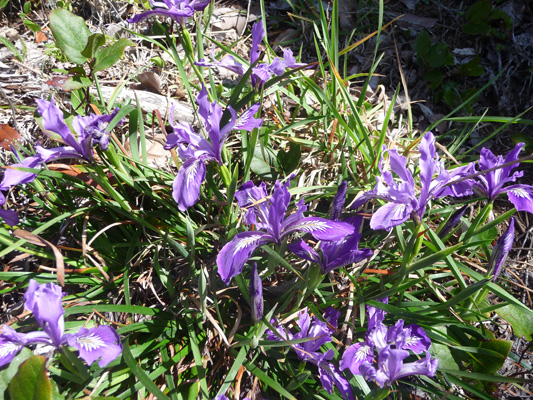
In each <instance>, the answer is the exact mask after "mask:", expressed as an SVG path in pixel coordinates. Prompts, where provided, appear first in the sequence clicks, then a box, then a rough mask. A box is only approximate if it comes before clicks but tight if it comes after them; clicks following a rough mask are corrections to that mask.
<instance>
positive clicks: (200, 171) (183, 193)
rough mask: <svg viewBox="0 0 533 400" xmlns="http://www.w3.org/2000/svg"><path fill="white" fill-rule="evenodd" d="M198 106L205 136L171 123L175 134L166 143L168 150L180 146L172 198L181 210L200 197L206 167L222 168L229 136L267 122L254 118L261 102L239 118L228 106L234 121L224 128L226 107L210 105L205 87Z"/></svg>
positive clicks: (185, 126) (188, 126) (184, 126)
mask: <svg viewBox="0 0 533 400" xmlns="http://www.w3.org/2000/svg"><path fill="white" fill-rule="evenodd" d="M196 103H197V104H198V116H199V117H200V121H201V123H202V132H203V134H197V133H196V132H195V131H194V130H193V129H192V127H191V126H190V125H189V124H186V123H181V124H177V125H174V124H173V122H171V125H172V128H173V133H171V134H170V135H168V136H167V143H166V144H165V149H166V150H170V149H173V148H175V147H178V155H179V157H180V158H181V160H182V161H183V164H182V165H181V167H180V169H179V171H178V175H177V176H176V178H175V179H174V184H173V185H172V196H173V197H174V200H176V202H177V203H178V208H179V209H180V210H181V211H185V210H187V209H188V208H189V207H191V206H192V205H194V204H195V203H196V202H197V201H198V199H199V198H200V187H201V186H202V183H203V182H204V180H205V173H206V167H205V164H206V163H207V162H209V161H214V162H216V163H218V164H219V165H222V147H223V145H224V141H225V140H226V138H227V137H228V134H229V133H230V132H231V131H232V130H238V129H242V130H245V131H251V130H253V129H254V128H259V127H260V126H261V124H262V123H263V121H262V120H261V119H259V118H254V114H255V113H256V112H257V110H259V103H256V104H254V105H253V106H251V107H250V108H249V109H247V110H246V111H245V112H243V113H242V114H241V115H240V116H239V117H238V116H237V113H236V112H235V110H234V109H233V108H231V106H230V107H228V110H229V112H230V113H231V119H230V121H229V122H228V123H227V124H226V125H224V126H223V127H221V126H220V120H221V119H222V107H220V105H218V104H217V103H216V102H213V103H209V99H208V94H207V89H206V88H205V87H204V88H202V90H201V91H200V93H199V94H198V97H197V98H196ZM173 118H174V109H173V108H172V110H171V114H170V121H174V119H173Z"/></svg>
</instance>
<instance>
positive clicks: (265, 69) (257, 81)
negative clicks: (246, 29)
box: [195, 21, 306, 88]
mask: <svg viewBox="0 0 533 400" xmlns="http://www.w3.org/2000/svg"><path fill="white" fill-rule="evenodd" d="M264 37H265V29H264V28H263V23H262V22H261V21H259V22H256V23H255V24H254V26H253V27H252V49H251V50H250V65H252V66H253V65H254V64H256V62H257V60H258V59H259V56H260V54H261V50H260V49H259V45H260V44H261V42H262V41H263V38H264ZM211 58H212V60H211V62H208V61H205V60H204V59H202V60H200V61H198V62H196V63H195V64H196V65H198V66H200V67H221V68H225V69H228V70H230V71H232V72H235V73H236V74H239V75H241V76H242V75H244V74H245V72H246V68H245V67H244V66H243V65H242V64H240V63H238V62H237V61H235V58H234V57H233V56H232V55H230V54H228V55H226V56H224V57H223V58H222V59H221V60H220V61H216V60H215V57H214V53H213V54H212V56H211ZM304 65H306V64H303V63H297V62H296V60H295V59H294V55H293V53H292V50H290V49H284V50H283V58H279V57H276V58H275V59H274V60H273V61H272V62H271V63H270V64H268V63H258V64H257V65H255V66H254V67H252V74H251V76H250V79H251V81H252V86H253V87H254V88H261V87H262V86H263V85H264V84H265V83H266V81H268V80H269V79H270V78H271V77H272V75H277V76H281V75H283V74H284V73H285V70H286V69H287V68H298V67H303V66H304Z"/></svg>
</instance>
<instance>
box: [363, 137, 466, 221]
mask: <svg viewBox="0 0 533 400" xmlns="http://www.w3.org/2000/svg"><path fill="white" fill-rule="evenodd" d="M419 150H420V161H419V163H418V167H419V168H420V185H421V190H420V194H419V195H418V197H417V196H416V194H415V181H414V179H413V175H412V173H411V172H410V171H409V170H408V169H407V167H406V163H407V160H406V158H405V157H403V156H400V155H399V154H398V152H397V151H396V150H389V151H388V153H389V161H390V168H391V170H392V172H394V173H396V175H398V177H399V180H397V181H396V180H394V179H393V176H392V172H391V171H384V170H383V167H382V164H383V158H382V159H381V160H380V163H379V169H380V171H381V174H382V176H381V177H376V181H377V185H376V187H375V188H374V189H372V190H370V191H368V192H366V193H364V194H363V195H362V196H361V197H359V198H358V199H356V201H355V202H354V204H353V205H352V208H354V209H355V208H359V207H361V206H362V205H363V204H365V203H366V202H367V201H369V200H371V199H381V200H385V201H388V202H389V203H388V204H385V205H384V206H382V207H380V208H379V209H378V210H377V211H376V212H375V213H374V215H373V216H372V219H371V220H370V227H371V228H372V229H374V230H375V229H390V228H392V227H394V226H397V225H401V224H403V223H404V222H405V221H407V220H408V219H409V217H411V216H414V217H415V218H417V219H418V220H421V219H422V217H423V216H424V214H425V212H426V207H427V205H428V203H429V201H430V200H431V199H434V198H439V197H442V196H446V195H451V196H455V197H461V196H466V195H469V194H471V193H472V185H473V184H474V181H473V180H470V179H467V180H463V181H460V182H458V183H456V184H453V181H454V180H459V179H460V178H463V177H466V176H468V175H471V174H472V173H473V168H474V167H473V165H471V164H469V165H467V166H464V167H459V168H456V169H454V170H452V171H447V170H446V169H445V168H444V163H443V162H442V161H439V160H438V157H437V158H436V151H435V137H434V136H433V134H432V133H431V132H427V133H426V135H425V136H424V137H423V138H422V141H421V142H420V148H419ZM435 174H437V177H436V178H433V176H434V175H435Z"/></svg>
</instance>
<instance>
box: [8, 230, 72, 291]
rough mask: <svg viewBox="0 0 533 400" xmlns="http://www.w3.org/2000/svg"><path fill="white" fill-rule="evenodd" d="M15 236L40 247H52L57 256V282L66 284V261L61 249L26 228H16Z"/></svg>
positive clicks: (62, 284)
mask: <svg viewBox="0 0 533 400" xmlns="http://www.w3.org/2000/svg"><path fill="white" fill-rule="evenodd" d="M13 236H15V237H16V238H19V239H24V240H27V241H28V242H29V243H31V244H33V245H35V246H39V247H46V246H48V247H50V248H51V249H52V251H53V252H54V256H55V258H56V273H57V282H58V283H59V284H60V285H61V286H65V261H64V260H63V256H62V255H61V252H60V251H59V249H58V248H57V247H56V246H54V245H53V244H52V243H50V242H49V241H47V240H44V239H43V238H42V237H40V236H37V235H35V234H33V233H31V232H28V231H25V230H24V229H15V231H14V232H13Z"/></svg>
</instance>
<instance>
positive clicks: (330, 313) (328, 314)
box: [324, 307, 341, 333]
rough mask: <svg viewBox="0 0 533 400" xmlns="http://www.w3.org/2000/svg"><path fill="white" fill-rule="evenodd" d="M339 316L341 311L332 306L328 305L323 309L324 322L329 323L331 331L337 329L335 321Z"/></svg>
mask: <svg viewBox="0 0 533 400" xmlns="http://www.w3.org/2000/svg"><path fill="white" fill-rule="evenodd" d="M340 316H341V312H340V311H337V310H335V309H334V308H333V307H328V308H326V310H325V311H324V319H325V320H326V322H327V323H328V324H329V325H331V328H332V329H331V333H333V332H335V330H336V329H337V323H338V321H339V318H340Z"/></svg>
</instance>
